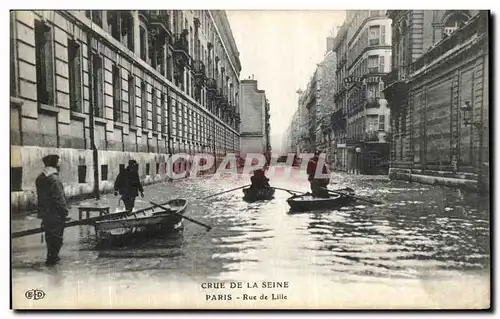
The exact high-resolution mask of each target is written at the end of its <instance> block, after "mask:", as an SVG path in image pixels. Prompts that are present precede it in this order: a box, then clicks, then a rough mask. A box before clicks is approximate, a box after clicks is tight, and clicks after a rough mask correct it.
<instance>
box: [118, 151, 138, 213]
mask: <svg viewBox="0 0 500 319" xmlns="http://www.w3.org/2000/svg"><path fill="white" fill-rule="evenodd" d="M138 169H139V165H138V164H137V162H136V161H135V160H130V161H128V166H127V167H126V168H125V169H124V170H123V171H122V172H120V173H119V174H118V176H117V177H116V180H115V196H117V195H118V194H120V195H121V200H122V201H123V204H124V205H125V209H126V210H127V211H128V212H131V211H132V210H133V209H134V206H135V198H136V197H137V196H139V192H140V193H141V197H144V189H143V188H142V184H141V180H140V179H139V173H138Z"/></svg>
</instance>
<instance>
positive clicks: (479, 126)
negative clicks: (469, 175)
mask: <svg viewBox="0 0 500 319" xmlns="http://www.w3.org/2000/svg"><path fill="white" fill-rule="evenodd" d="M460 110H461V111H462V113H463V124H464V126H465V127H467V126H469V125H470V126H471V136H472V134H473V132H472V130H473V129H474V128H475V129H476V130H477V132H478V134H479V145H478V149H479V155H478V165H477V175H478V186H479V187H478V190H479V192H485V191H486V189H484V188H485V181H484V179H485V172H483V168H482V166H483V139H484V136H483V134H484V130H485V127H484V125H483V123H482V122H476V121H474V119H473V108H472V106H471V104H470V101H465V102H464V104H463V105H461V106H460Z"/></svg>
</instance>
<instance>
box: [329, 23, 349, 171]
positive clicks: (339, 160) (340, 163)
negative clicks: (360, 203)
mask: <svg viewBox="0 0 500 319" xmlns="http://www.w3.org/2000/svg"><path fill="white" fill-rule="evenodd" d="M348 28H349V21H347V20H346V21H345V22H344V23H343V24H342V26H341V27H340V28H339V30H338V32H337V36H336V37H335V40H334V42H333V47H332V50H333V52H335V55H336V57H337V64H336V67H335V78H336V85H337V88H336V91H335V94H334V95H333V99H334V109H333V112H332V115H331V118H330V121H331V127H332V135H333V139H332V140H333V145H334V156H333V159H332V161H333V165H332V168H333V169H334V170H339V171H347V169H348V160H347V145H346V141H347V94H346V93H347V87H346V85H345V84H344V80H345V79H346V78H347V77H348V69H347V63H346V62H347V50H348V41H347V30H348Z"/></svg>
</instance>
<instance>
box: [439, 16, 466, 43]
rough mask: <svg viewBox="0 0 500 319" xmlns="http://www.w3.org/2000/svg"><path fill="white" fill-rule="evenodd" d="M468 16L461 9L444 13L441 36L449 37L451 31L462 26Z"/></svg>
mask: <svg viewBox="0 0 500 319" xmlns="http://www.w3.org/2000/svg"><path fill="white" fill-rule="evenodd" d="M469 18H470V17H469V16H468V15H467V14H466V13H464V12H462V11H458V12H450V13H448V14H445V16H444V18H443V25H444V27H443V37H449V36H450V35H451V34H452V33H453V32H455V31H456V30H457V29H459V28H460V27H462V26H463V25H464V24H465V22H466V21H467V20H469Z"/></svg>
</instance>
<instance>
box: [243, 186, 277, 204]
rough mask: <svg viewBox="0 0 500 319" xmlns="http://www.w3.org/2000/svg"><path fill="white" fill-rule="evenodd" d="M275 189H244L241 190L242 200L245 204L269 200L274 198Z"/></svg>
mask: <svg viewBox="0 0 500 319" xmlns="http://www.w3.org/2000/svg"><path fill="white" fill-rule="evenodd" d="M274 192H275V189H274V188H272V187H264V188H259V189H255V188H251V187H248V188H244V189H243V194H244V196H243V200H244V201H247V202H256V201H260V200H271V199H273V198H274Z"/></svg>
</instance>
